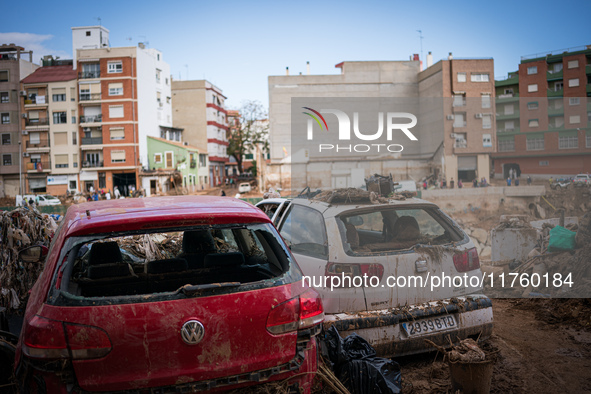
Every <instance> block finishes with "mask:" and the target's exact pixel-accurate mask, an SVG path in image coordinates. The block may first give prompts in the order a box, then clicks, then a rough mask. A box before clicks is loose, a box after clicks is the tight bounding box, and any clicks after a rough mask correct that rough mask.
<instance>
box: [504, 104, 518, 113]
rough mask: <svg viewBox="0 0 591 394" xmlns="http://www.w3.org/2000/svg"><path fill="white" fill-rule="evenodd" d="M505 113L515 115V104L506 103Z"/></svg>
mask: <svg viewBox="0 0 591 394" xmlns="http://www.w3.org/2000/svg"><path fill="white" fill-rule="evenodd" d="M504 110H505V115H513V114H514V113H515V107H514V106H513V104H507V105H505V108H504Z"/></svg>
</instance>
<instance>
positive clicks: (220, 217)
mask: <svg viewBox="0 0 591 394" xmlns="http://www.w3.org/2000/svg"><path fill="white" fill-rule="evenodd" d="M254 222H256V223H261V222H262V223H270V220H269V218H268V217H267V215H265V214H264V213H263V212H262V211H261V210H260V209H258V208H256V207H254V206H253V205H251V204H249V203H247V202H245V201H242V200H239V199H236V198H232V197H218V196H166V197H148V198H126V199H113V200H102V201H92V202H86V203H82V204H77V205H72V206H70V208H69V209H68V211H67V212H66V216H65V217H64V223H66V226H67V227H68V230H67V231H68V236H74V235H85V234H96V233H108V232H113V231H119V230H121V229H122V227H123V228H124V229H125V230H130V231H132V230H139V229H145V228H149V227H152V228H166V227H170V228H175V227H177V228H178V227H182V226H189V225H200V224H203V225H214V224H234V223H254Z"/></svg>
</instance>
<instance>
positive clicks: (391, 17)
mask: <svg viewBox="0 0 591 394" xmlns="http://www.w3.org/2000/svg"><path fill="white" fill-rule="evenodd" d="M3 15H4V18H3V21H2V24H1V25H0V43H12V42H14V43H16V44H18V45H21V46H24V47H25V48H26V49H32V50H33V51H34V59H35V61H36V62H38V61H39V59H40V58H41V57H42V56H44V55H48V54H52V55H54V56H60V57H61V58H71V57H72V53H71V52H72V33H71V27H73V26H91V25H97V24H99V19H98V18H100V24H102V25H103V26H105V27H106V28H107V29H109V31H110V41H111V46H112V47H117V46H130V45H137V43H138V42H146V43H147V45H148V46H149V47H152V48H157V49H159V50H161V51H162V52H163V56H164V60H165V61H167V62H168V63H169V64H170V66H171V72H172V75H173V77H174V78H175V79H203V78H205V79H207V80H209V81H210V82H212V83H214V84H215V85H217V86H218V87H219V88H221V89H222V90H223V91H224V94H225V95H226V96H227V97H228V101H227V102H226V104H227V105H228V106H229V107H231V108H237V107H239V106H240V104H241V102H242V101H244V100H259V101H261V102H262V103H263V105H264V106H265V107H268V86H267V77H268V76H269V75H283V74H284V73H285V67H289V68H290V72H291V74H292V75H293V74H298V73H300V72H302V73H305V72H306V62H307V61H309V62H310V65H311V70H312V74H338V73H339V72H340V70H338V69H335V68H334V66H335V65H336V64H337V63H340V62H341V61H347V60H349V61H353V60H408V59H409V56H411V55H412V54H413V53H418V54H420V53H421V39H420V34H419V32H417V30H421V31H422V36H423V39H422V52H423V55H424V56H423V57H425V56H426V55H427V52H428V51H431V52H432V53H433V58H434V61H435V62H436V61H438V60H440V59H443V58H446V57H447V54H448V52H453V54H454V57H456V58H473V57H476V58H478V57H492V58H494V60H495V78H499V77H502V76H506V74H507V72H509V71H514V70H516V69H517V67H518V64H519V61H520V58H521V56H523V55H529V54H535V53H543V54H545V53H546V52H548V51H551V50H557V49H563V48H572V47H580V46H583V45H589V44H591V28H590V27H589V26H590V24H589V17H590V15H591V1H589V0H579V1H560V2H558V1H556V0H554V1H529V0H528V1H515V0H513V1H504V0H503V1H494V2H493V1H490V2H479V1H463V0H462V1H454V2H442V1H421V2H411V1H404V2H402V1H367V0H364V1H297V2H295V1H291V2H284V1H250V2H247V1H228V0H226V1H220V2H211V1H207V2H206V1H198V0H191V1H174V0H173V1H167V2H163V1H152V0H143V1H131V0H130V1H127V0H124V1H120V0H119V1H112V0H103V1H100V2H95V1H69V0H68V1H58V2H50V1H46V0H44V1H39V0H33V1H27V2H24V1H15V0H9V1H7V2H4V4H3Z"/></svg>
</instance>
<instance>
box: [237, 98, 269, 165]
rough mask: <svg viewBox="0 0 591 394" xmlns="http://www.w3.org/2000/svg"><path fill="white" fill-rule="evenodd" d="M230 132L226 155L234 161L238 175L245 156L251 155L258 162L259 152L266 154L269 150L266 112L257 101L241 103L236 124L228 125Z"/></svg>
mask: <svg viewBox="0 0 591 394" xmlns="http://www.w3.org/2000/svg"><path fill="white" fill-rule="evenodd" d="M230 132H231V134H230V136H229V145H228V155H231V156H233V157H234V158H235V159H236V163H237V164H238V171H239V173H242V172H243V167H242V158H243V157H244V155H245V154H248V153H252V154H253V157H254V159H255V160H258V156H257V154H258V153H259V151H260V152H262V153H267V152H268V150H269V138H268V136H269V125H268V121H267V111H266V110H265V108H264V107H263V105H262V104H261V103H260V102H259V101H244V102H243V103H242V107H241V108H240V115H239V117H238V122H237V124H231V125H230ZM255 171H256V170H255Z"/></svg>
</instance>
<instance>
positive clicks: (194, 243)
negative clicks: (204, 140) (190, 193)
mask: <svg viewBox="0 0 591 394" xmlns="http://www.w3.org/2000/svg"><path fill="white" fill-rule="evenodd" d="M23 256H27V257H26V258H28V260H29V261H30V260H31V256H41V251H40V248H39V250H37V249H35V247H33V248H32V249H29V250H27V252H26V253H24V254H23ZM301 279H302V274H301V271H300V269H299V267H298V266H297V264H296V262H295V260H294V259H293V256H292V255H291V253H290V251H289V249H288V248H287V247H286V245H285V244H284V242H283V240H282V238H281V237H280V236H279V235H278V233H277V231H276V230H275V228H274V227H273V225H272V224H271V222H270V220H269V218H268V217H267V216H266V215H265V214H264V213H262V212H261V211H260V210H259V209H257V208H255V207H253V206H252V205H249V204H247V203H245V202H243V201H240V200H236V199H232V198H223V197H161V198H160V197H158V198H143V199H125V200H108V201H99V202H91V203H84V204H79V205H75V206H72V207H70V208H69V209H68V212H67V214H66V216H65V218H64V220H63V221H62V224H61V226H60V227H59V229H58V231H57V233H56V236H55V237H54V240H53V243H52V245H51V248H50V250H49V253H48V255H47V260H46V263H45V269H44V271H43V273H42V274H41V276H40V278H39V280H38V281H37V283H36V284H35V286H34V288H33V289H32V292H31V296H30V299H29V301H28V305H27V309H26V313H25V317H24V323H23V328H22V331H21V335H20V338H19V342H18V346H17V350H16V360H15V374H16V377H17V379H18V381H19V385H20V386H21V387H20V389H21V392H34V393H37V392H39V393H42V392H43V393H45V392H47V393H66V392H68V393H71V392H74V393H86V392H119V391H126V392H127V391H133V392H134V393H143V392H146V393H154V392H156V393H169V392H170V393H178V392H183V393H184V392H195V391H208V390H210V391H221V390H228V389H235V388H241V387H244V386H250V385H255V384H260V383H261V382H271V381H278V380H281V381H284V382H282V384H283V383H285V384H286V387H289V388H290V389H294V388H295V389H299V390H301V391H303V392H309V391H310V388H311V381H312V379H313V376H314V373H315V372H316V367H317V353H316V341H315V338H314V336H315V335H316V334H317V333H318V331H319V330H320V325H321V323H322V321H323V319H324V312H323V308H322V303H321V300H320V298H319V296H318V294H317V293H316V292H315V291H314V290H313V289H310V288H308V287H305V286H304V285H303V284H302V280H301Z"/></svg>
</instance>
